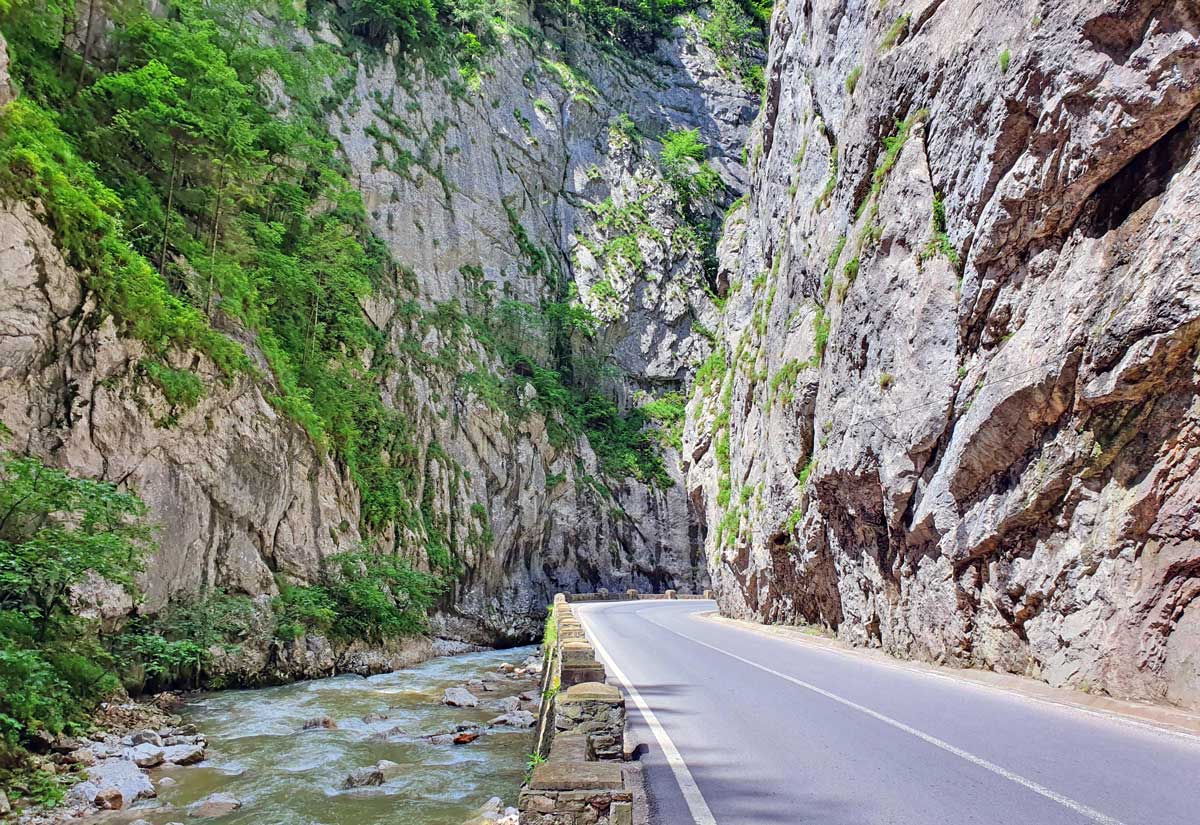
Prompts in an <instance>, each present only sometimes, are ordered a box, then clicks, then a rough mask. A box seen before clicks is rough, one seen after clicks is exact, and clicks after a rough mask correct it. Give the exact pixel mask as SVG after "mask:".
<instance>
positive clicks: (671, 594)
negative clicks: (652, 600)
mask: <svg viewBox="0 0 1200 825" xmlns="http://www.w3.org/2000/svg"><path fill="white" fill-rule="evenodd" d="M664 595H666V597H667V598H668V599H678V598H679V594H678V593H676V592H675V591H674V590H668V591H667V592H666V593H665V594H664Z"/></svg>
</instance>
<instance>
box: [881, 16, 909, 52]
mask: <svg viewBox="0 0 1200 825" xmlns="http://www.w3.org/2000/svg"><path fill="white" fill-rule="evenodd" d="M910 23H912V12H907V11H906V12H904V14H902V15H900V16H899V17H897V18H896V19H895V21H894V22H893V23H892V25H891V26H889V27H888V30H887V31H886V32H884V33H883V40H881V41H879V50H880V51H887V50H888V49H890V48H891V47H892V46H895V45H896V44H897V43H899V42H900V41H901V40H903V39H904V36H905V35H906V34H908V26H909V24H910Z"/></svg>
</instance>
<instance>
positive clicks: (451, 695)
mask: <svg viewBox="0 0 1200 825" xmlns="http://www.w3.org/2000/svg"><path fill="white" fill-rule="evenodd" d="M442 704H446V705H450V707H454V708H473V707H476V706H478V705H479V700H478V699H476V698H475V694H473V693H471V692H470V691H469V690H467V689H466V688H461V687H452V688H446V690H445V692H444V693H442Z"/></svg>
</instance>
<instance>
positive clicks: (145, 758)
mask: <svg viewBox="0 0 1200 825" xmlns="http://www.w3.org/2000/svg"><path fill="white" fill-rule="evenodd" d="M164 754H165V751H164V750H163V748H162V746H161V745H153V744H151V743H149V742H144V743H142V744H140V745H135V746H133V747H132V748H130V749H129V752H128V754H126V755H127V757H128V758H129V760H130V761H131V762H133V764H135V765H137V766H138V767H139V768H153V767H154V766H155V765H161V764H162V761H163V759H164Z"/></svg>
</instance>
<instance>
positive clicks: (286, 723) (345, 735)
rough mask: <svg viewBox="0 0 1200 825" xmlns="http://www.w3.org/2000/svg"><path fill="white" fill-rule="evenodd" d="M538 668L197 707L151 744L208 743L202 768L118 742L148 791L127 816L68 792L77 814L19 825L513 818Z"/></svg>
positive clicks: (414, 677) (534, 664) (298, 689)
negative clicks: (142, 757)
mask: <svg viewBox="0 0 1200 825" xmlns="http://www.w3.org/2000/svg"><path fill="white" fill-rule="evenodd" d="M535 655H536V648H532V647H530V648H517V649H511V650H502V651H484V652H477V653H468V654H460V655H454V656H444V657H438V658H434V659H430V660H428V661H426V662H424V663H421V664H418V665H416V666H414V667H412V668H409V669H406V670H400V671H396V672H391V673H385V674H377V675H374V676H370V677H362V676H356V675H340V676H336V677H329V678H324V679H318V680H312V681H304V682H296V683H292V684H288V685H283V686H277V687H267V688H257V689H238V690H224V691H217V692H210V693H197V694H191V695H188V696H186V697H184V701H183V703H182V704H181V705H180V707H179V708H178V710H177V714H178V718H177V719H172V718H169V717H168V718H167V719H166V722H167V724H164V725H163V726H162V727H161V728H158V729H156V730H155V731H154V733H156V734H158V735H159V736H160V739H162V743H163V745H164V749H165V746H166V743H167V741H168V737H171V736H176V735H192V736H195V737H197V739H198V740H200V741H199V743H198V744H201V746H202V747H203V757H202V759H200V760H199V761H196V762H193V763H192V764H190V765H180V764H176V763H173V762H171V761H169V760H167V759H164V760H163V761H161V762H158V763H157V764H153V765H147V766H145V767H144V768H143V767H139V766H138V765H137V764H136V763H135V762H134V761H133V760H130V759H126V758H125V754H126V752H127V751H132V750H134V749H135V748H136V747H140V745H141V744H144V743H139V744H137V745H135V744H134V743H133V742H132V739H131V740H130V742H129V744H125V743H124V742H120V741H118V742H117V743H116V744H117V745H119V747H120V749H121V755H120V756H114V757H113V758H119V759H122V760H123V761H124V762H125V763H126V765H127V766H128V767H127V768H126V769H125V770H126V773H127V774H128V779H129V780H130V781H131V782H134V783H137V784H136V785H135V784H130V785H129V786H128V787H129V788H131V789H134V788H141V789H147V788H148V793H146V794H138V793H132V792H131V796H132V797H133V798H131V799H129V800H128V801H126V800H125V799H123V802H125V804H124V805H123V806H122V807H121V808H120V809H117V810H111V811H104V810H100V809H98V808H95V807H90V808H84V807H83V806H81V805H80V804H78V803H79V802H80V801H81V800H80V799H79V795H80V794H90V793H91V791H92V788H90V787H89V785H90V782H84V783H80V784H79V785H76V786H74V788H79V789H82V790H79V791H76V790H74V789H73V790H72V791H71V795H72V797H71V798H72V799H73V800H74V804H71V805H68V806H65V807H61V808H58V809H55V810H53V811H50V812H46V813H42V814H38V815H36V816H26V817H25V818H24V819H22V820H21V821H22V822H24V823H30V824H32V823H37V825H52V823H53V824H54V825H57V824H58V823H65V822H68V821H70V822H80V821H83V822H87V823H106V824H107V825H119V824H120V823H132V822H136V821H138V820H142V821H143V825H144V823H150V825H166V824H167V823H174V822H183V821H190V820H191V819H195V818H197V817H198V816H200V817H207V816H212V817H219V821H220V822H222V823H226V822H228V823H258V822H262V821H264V820H265V819H269V820H270V821H271V822H273V823H281V825H289V824H293V823H294V825H311V823H314V822H338V823H341V822H347V823H349V822H352V823H355V825H370V823H380V824H381V825H382V823H384V822H395V821H397V820H400V821H404V822H405V823H413V825H462V823H463V822H465V821H468V820H470V819H472V818H473V817H476V816H478V815H479V813H480V806H481V805H482V804H484V802H485V800H489V805H492V800H491V798H492V797H496V798H498V800H499V801H498V802H496V803H495V804H498V805H499V807H498V808H496V807H495V805H492V809H493V810H494V812H495V813H496V814H497V815H499V816H502V815H503V813H504V809H505V808H506V807H507V806H508V805H510V804H511V803H512V802H514V801H515V800H514V799H513V796H514V791H515V788H517V787H518V786H519V784H520V780H521V777H522V775H523V773H524V771H525V767H526V760H527V755H528V752H529V750H530V747H531V745H530V742H531V726H532V724H533V717H534V713H535V712H536V710H537V707H538V704H539V703H540V695H539V694H538V692H537V681H536V680H537V678H538V676H539V675H540V662H539V661H537V660H536V659H535V658H531V657H534V656H535ZM172 724H173V726H174V728H175V730H170V729H169V727H170V726H171V725H172ZM184 731H194V732H193V733H190V734H185V733H183V732H184ZM109 736H110V737H111V736H114V734H109ZM139 738H145V737H139ZM172 741H173V740H172ZM94 744H96V746H97V747H98V748H99V747H103V746H107V745H109V744H111V743H110V741H109V740H108V739H107V738H105V739H103V741H100V742H95V743H94ZM152 747H153V745H152ZM149 750H150V749H149V748H144V749H143V752H146V751H149ZM89 773H94V771H91V770H89ZM123 797H124V793H123ZM94 798H95V797H93V799H94ZM104 798H111V797H104ZM485 807H487V806H485Z"/></svg>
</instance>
